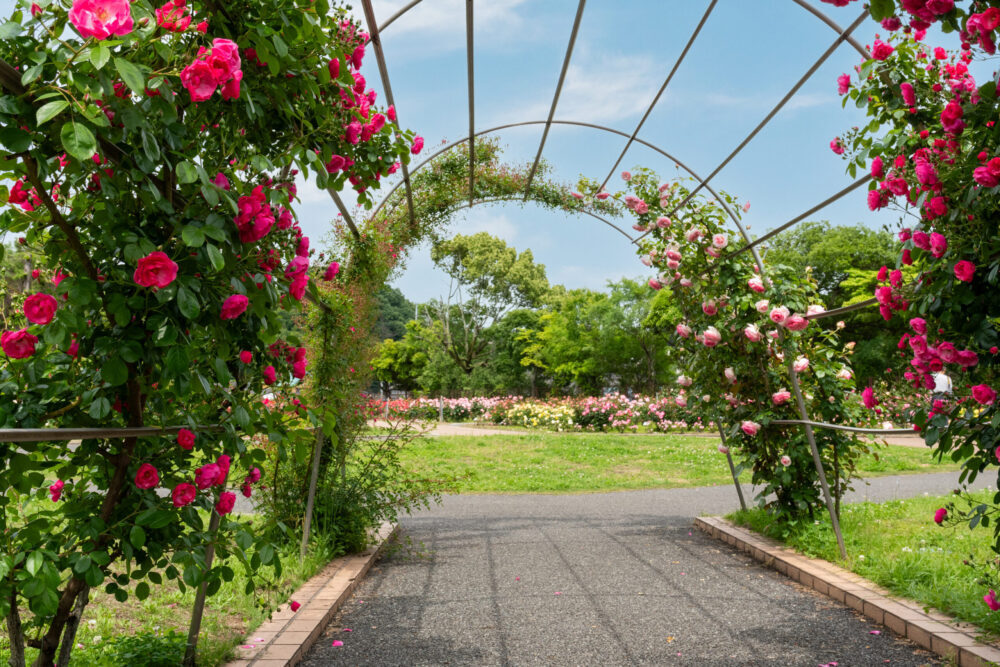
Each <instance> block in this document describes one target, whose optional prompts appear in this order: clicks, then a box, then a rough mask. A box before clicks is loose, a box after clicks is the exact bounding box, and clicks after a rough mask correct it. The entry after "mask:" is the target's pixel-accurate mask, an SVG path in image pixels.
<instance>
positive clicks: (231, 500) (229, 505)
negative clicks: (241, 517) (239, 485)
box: [215, 491, 236, 516]
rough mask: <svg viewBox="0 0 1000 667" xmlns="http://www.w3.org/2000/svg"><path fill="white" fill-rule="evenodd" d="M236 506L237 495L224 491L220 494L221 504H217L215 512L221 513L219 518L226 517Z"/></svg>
mask: <svg viewBox="0 0 1000 667" xmlns="http://www.w3.org/2000/svg"><path fill="white" fill-rule="evenodd" d="M235 504H236V494H235V493H230V492H229V491H223V492H222V493H220V494H219V502H217V503H215V511H216V512H218V513H219V516H225V515H227V514H229V513H230V512H232V511H233V506H234V505H235Z"/></svg>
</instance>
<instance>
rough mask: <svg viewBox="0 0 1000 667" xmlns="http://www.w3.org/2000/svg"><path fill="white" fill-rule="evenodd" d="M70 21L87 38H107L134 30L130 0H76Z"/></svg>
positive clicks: (70, 12)
mask: <svg viewBox="0 0 1000 667" xmlns="http://www.w3.org/2000/svg"><path fill="white" fill-rule="evenodd" d="M69 22H70V23H72V24H73V27H74V28H76V31H77V32H78V33H80V35H81V36H82V37H83V38H84V39H87V38H89V37H94V38H95V39H107V38H108V37H110V36H111V35H127V34H129V33H130V32H132V27H133V24H132V5H131V3H130V2H129V1H128V0H74V1H73V7H72V8H71V9H70V10H69Z"/></svg>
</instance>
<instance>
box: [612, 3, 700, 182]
mask: <svg viewBox="0 0 1000 667" xmlns="http://www.w3.org/2000/svg"><path fill="white" fill-rule="evenodd" d="M718 1H719V0H712V1H711V2H710V3H708V8H707V9H706V10H705V14H704V15H703V16H702V17H701V21H699V22H698V25H696V26H695V28H694V32H692V33H691V37H690V38H688V41H687V44H685V45H684V49H683V50H682V51H681V54H680V55H679V56H677V60H676V61H675V62H674V66H673V67H671V68H670V73H669V74H667V78H666V79H665V80H664V81H663V85H662V86H660V89H659V90H658V91H657V93H656V96H655V97H653V101H652V102H650V103H649V107H647V109H646V113H644V114H643V115H642V118H641V119H639V124H638V125H636V126H635V130H633V132H632V136H630V137H629V138H628V141H626V142H625V147H624V148H622V152H621V154H620V155H619V156H618V159H617V160H615V163H614V165H612V166H611V169H610V170H609V171H608V175H607V176H606V177H605V178H604V181H602V182H601V187H599V188H598V191H601V190H603V189H604V187H605V186H606V185H607V184H608V181H610V180H611V176H612V175H613V174H614V173H615V169H617V168H618V165H620V164H621V162H622V160H624V159H625V154H626V153H628V149H629V148H631V147H632V142H634V141H635V139H636V137H637V136H639V130H641V129H642V126H643V125H644V124H645V123H646V119H647V118H649V114H651V113H653V107H655V106H656V103H657V102H659V101H660V97H661V96H662V95H663V92H664V91H665V90H666V89H667V86H668V85H670V81H671V80H672V79H673V78H674V74H676V73H677V70H678V69H679V68H680V66H681V63H682V62H684V58H685V57H687V54H688V51H690V50H691V46H692V45H693V44H694V41H695V40H696V39H698V35H699V34H700V33H701V29H702V28H703V27H704V26H705V22H706V21H708V17H709V16H710V15H711V14H712V10H713V9H715V5H716V3H717V2H718Z"/></svg>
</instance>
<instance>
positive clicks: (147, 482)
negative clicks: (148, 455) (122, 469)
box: [135, 463, 160, 489]
mask: <svg viewBox="0 0 1000 667" xmlns="http://www.w3.org/2000/svg"><path fill="white" fill-rule="evenodd" d="M159 483H160V474H159V473H158V472H157V471H156V468H154V467H153V466H152V465H150V464H148V463H143V464H142V465H141V466H139V470H138V471H137V472H136V473H135V485H136V487H138V488H140V489H151V488H153V487H154V486H156V485H157V484H159Z"/></svg>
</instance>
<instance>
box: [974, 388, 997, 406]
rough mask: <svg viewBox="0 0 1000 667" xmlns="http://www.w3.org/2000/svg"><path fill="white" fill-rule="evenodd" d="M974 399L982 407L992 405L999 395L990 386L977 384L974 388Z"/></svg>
mask: <svg viewBox="0 0 1000 667" xmlns="http://www.w3.org/2000/svg"><path fill="white" fill-rule="evenodd" d="M972 398H974V399H976V403H979V404H980V405H992V404H993V402H994V401H995V400H996V398H997V393H996V392H995V391H994V390H993V387H991V386H989V385H988V384H977V385H976V386H975V387H973V388H972Z"/></svg>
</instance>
